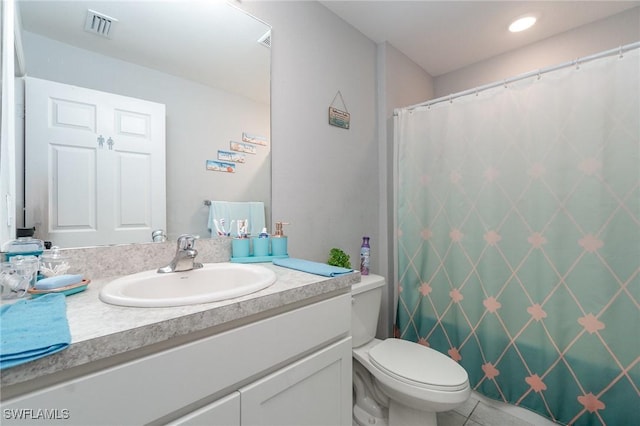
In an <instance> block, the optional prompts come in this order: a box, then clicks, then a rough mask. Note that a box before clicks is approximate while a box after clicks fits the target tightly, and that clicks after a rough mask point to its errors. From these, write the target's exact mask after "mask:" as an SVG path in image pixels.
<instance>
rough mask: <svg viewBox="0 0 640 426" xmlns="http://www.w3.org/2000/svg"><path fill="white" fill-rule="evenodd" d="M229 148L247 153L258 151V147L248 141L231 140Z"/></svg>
mask: <svg viewBox="0 0 640 426" xmlns="http://www.w3.org/2000/svg"><path fill="white" fill-rule="evenodd" d="M229 148H230V149H231V151H237V152H246V153H247V154H255V153H256V147H255V146H254V145H250V144H248V143H242V142H236V141H230V142H229Z"/></svg>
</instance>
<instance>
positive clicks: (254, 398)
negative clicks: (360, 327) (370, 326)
mask: <svg viewBox="0 0 640 426" xmlns="http://www.w3.org/2000/svg"><path fill="white" fill-rule="evenodd" d="M351 362H352V361H351V338H350V337H348V338H346V339H343V340H341V341H339V342H337V343H334V344H333V345H331V346H328V347H326V348H324V349H322V350H320V351H318V352H315V353H313V354H312V355H310V356H308V357H306V358H303V359H301V360H299V361H297V362H295V363H293V364H291V365H289V366H287V367H285V368H283V369H281V370H278V371H276V372H275V373H273V374H271V375H269V376H266V377H265V378H263V379H261V380H258V381H256V382H254V383H252V384H250V385H248V386H246V387H244V388H242V389H240V394H241V397H240V398H241V404H240V406H241V407H240V410H241V418H242V425H243V426H254V425H265V426H266V425H278V426H287V425H291V426H309V425H322V426H327V425H345V426H346V425H351V409H352V407H351V406H352V404H351V400H352V390H351V368H352V364H351Z"/></svg>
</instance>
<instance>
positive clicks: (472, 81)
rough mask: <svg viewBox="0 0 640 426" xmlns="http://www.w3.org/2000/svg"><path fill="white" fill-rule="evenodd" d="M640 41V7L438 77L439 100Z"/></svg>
mask: <svg viewBox="0 0 640 426" xmlns="http://www.w3.org/2000/svg"><path fill="white" fill-rule="evenodd" d="M534 28H535V27H534ZM639 40H640V7H635V8H633V9H629V10H626V11H624V12H622V13H619V14H617V15H614V16H611V17H609V18H606V19H602V20H600V21H596V22H593V23H591V24H587V25H583V26H581V27H579V28H576V29H573V30H570V31H567V32H564V33H562V34H559V35H557V36H554V37H550V38H547V39H545V40H542V41H539V42H537V43H533V44H530V45H528V46H525V47H523V48H521V49H518V50H514V51H511V52H507V53H505V54H502V55H499V56H496V57H493V58H490V59H487V60H485V61H482V62H478V63H476V64H473V65H470V66H468V67H465V68H462V69H460V70H457V71H452V72H450V73H447V74H444V75H441V76H438V77H435V79H434V82H435V97H436V98H439V97H442V96H447V95H449V94H452V93H457V92H461V91H463V90H467V89H471V88H474V87H477V86H480V85H483V84H489V83H493V82H496V81H501V80H504V79H506V78H509V77H513V76H516V75H519V74H523V73H526V72H529V71H533V70H537V69H540V68H544V67H549V66H552V65H556V64H561V63H564V62H568V61H573V60H575V59H577V58H580V57H584V56H589V55H593V54H596V53H599V52H603V51H605V50H609V49H614V48H616V47H619V46H622V45H625V44H629V43H633V42H636V41H639ZM425 100H426V99H425Z"/></svg>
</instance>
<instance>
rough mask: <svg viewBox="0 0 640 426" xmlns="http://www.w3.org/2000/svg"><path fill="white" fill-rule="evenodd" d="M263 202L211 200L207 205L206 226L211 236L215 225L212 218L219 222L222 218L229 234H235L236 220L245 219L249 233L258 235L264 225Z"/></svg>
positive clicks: (214, 232)
mask: <svg viewBox="0 0 640 426" xmlns="http://www.w3.org/2000/svg"><path fill="white" fill-rule="evenodd" d="M264 216H265V214H264V203H263V202H262V201H211V206H210V207H209V223H208V228H209V230H210V231H211V236H216V235H217V233H216V225H215V223H214V222H213V220H214V219H216V220H217V221H218V223H220V219H224V222H225V230H226V231H230V232H231V236H232V237H234V236H236V235H237V233H238V232H237V231H238V220H244V219H247V220H248V221H249V227H248V229H247V232H249V234H250V235H253V236H258V234H260V232H262V229H263V228H264V227H265V218H264ZM232 220H234V221H235V222H234V223H233V227H232V228H231V229H229V226H230V224H231V221H232Z"/></svg>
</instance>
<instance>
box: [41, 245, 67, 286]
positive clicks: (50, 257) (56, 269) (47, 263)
mask: <svg viewBox="0 0 640 426" xmlns="http://www.w3.org/2000/svg"><path fill="white" fill-rule="evenodd" d="M69 266H70V265H69V261H68V259H67V257H66V256H64V255H63V254H61V253H60V247H58V246H53V247H51V250H49V251H47V252H45V253H43V254H42V256H40V273H41V274H42V275H44V276H45V278H49V277H54V276H56V275H64V274H66V273H67V271H68V270H69Z"/></svg>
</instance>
